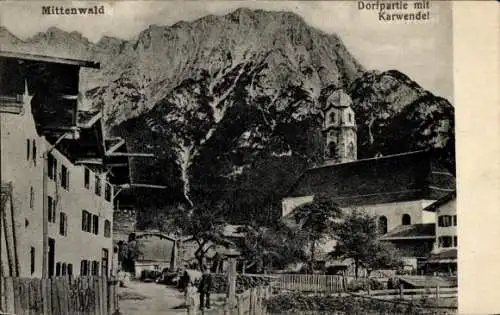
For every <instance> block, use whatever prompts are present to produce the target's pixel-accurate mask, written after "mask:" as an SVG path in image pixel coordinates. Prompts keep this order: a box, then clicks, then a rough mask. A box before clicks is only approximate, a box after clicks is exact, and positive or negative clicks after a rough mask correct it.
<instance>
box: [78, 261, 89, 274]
mask: <svg viewBox="0 0 500 315" xmlns="http://www.w3.org/2000/svg"><path fill="white" fill-rule="evenodd" d="M80 275H81V276H88V275H89V261H88V260H82V261H81V262H80Z"/></svg>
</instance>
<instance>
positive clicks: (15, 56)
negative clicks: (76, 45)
mask: <svg viewBox="0 0 500 315" xmlns="http://www.w3.org/2000/svg"><path fill="white" fill-rule="evenodd" d="M0 57H4V58H12V59H23V60H33V61H40V62H48V63H60V64H67V65H73V66H80V67H87V68H95V69H99V68H100V67H101V65H100V63H98V62H93V61H87V60H78V59H69V58H60V57H54V56H43V55H35V54H28V53H23V52H13V51H5V50H0Z"/></svg>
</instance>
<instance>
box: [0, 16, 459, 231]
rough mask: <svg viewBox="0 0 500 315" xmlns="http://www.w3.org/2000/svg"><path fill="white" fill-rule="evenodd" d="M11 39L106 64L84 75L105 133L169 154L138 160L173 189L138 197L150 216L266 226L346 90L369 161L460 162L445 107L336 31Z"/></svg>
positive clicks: (215, 23) (152, 30) (256, 19)
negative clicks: (180, 206) (374, 63)
mask: <svg viewBox="0 0 500 315" xmlns="http://www.w3.org/2000/svg"><path fill="white" fill-rule="evenodd" d="M5 32H6V30H5V31H2V30H1V29H0V43H3V42H9V41H11V43H10V46H11V47H13V48H17V49H25V50H30V49H31V51H33V50H37V51H38V50H41V51H46V52H47V51H49V52H50V51H52V52H54V51H61V54H66V55H71V57H79V58H84V59H88V58H91V59H94V60H96V61H99V62H101V64H102V69H101V70H88V69H85V70H83V69H82V72H81V73H82V76H81V77H82V79H81V85H82V90H83V91H85V92H86V95H87V97H88V98H89V99H90V100H91V101H92V103H93V106H94V107H95V108H99V109H102V111H103V113H104V117H105V120H106V131H107V133H108V134H110V135H119V136H123V137H124V138H125V139H126V141H127V145H128V146H129V148H130V150H133V151H138V152H143V151H146V152H153V153H155V154H156V155H157V156H158V157H159V158H158V159H157V160H156V161H144V160H139V159H135V158H134V159H131V164H132V169H133V172H132V173H133V174H134V178H133V180H134V181H135V182H146V181H147V182H151V183H156V184H162V185H166V186H167V187H168V192H169V194H168V195H167V196H162V198H156V196H154V195H152V194H153V193H151V192H147V191H141V190H137V191H135V193H136V195H137V197H138V200H139V203H140V204H141V207H144V208H147V209H163V208H164V207H165V206H166V205H169V204H174V203H176V202H178V201H180V200H184V199H185V200H189V201H190V202H193V203H200V202H207V201H210V202H213V203H219V204H224V205H225V206H224V207H225V208H226V210H227V212H228V216H229V217H231V219H232V220H233V221H235V222H239V221H242V220H246V219H248V218H249V217H250V218H251V217H252V216H260V217H261V219H262V212H263V210H262V209H268V208H269V207H272V208H273V209H275V210H276V208H277V207H278V208H279V200H280V198H282V197H283V196H284V194H285V193H286V191H287V187H288V186H290V185H291V184H292V183H293V181H294V180H295V178H296V177H297V176H298V174H300V173H301V172H302V171H303V170H304V169H306V168H307V167H310V166H311V165H315V164H320V163H321V162H322V159H323V151H324V150H323V143H322V142H323V140H322V136H321V125H322V113H321V107H322V104H323V103H324V101H325V100H326V98H327V97H328V96H329V95H330V94H331V93H332V92H333V91H334V90H337V89H343V90H344V91H346V92H347V93H348V94H349V95H350V96H351V98H352V99H353V103H354V105H353V109H354V111H355V113H356V121H357V123H358V152H359V158H367V157H372V156H374V155H376V154H379V153H381V154H384V155H390V154H394V153H401V152H404V151H410V150H417V149H422V148H428V147H432V148H437V149H442V150H444V151H445V152H447V156H448V157H447V159H448V160H449V162H450V165H454V109H453V106H452V105H451V104H450V103H449V102H448V101H446V100H445V99H443V98H440V97H437V96H434V95H433V94H432V93H430V92H428V91H426V90H425V89H424V88H422V87H420V86H419V85H418V84H417V83H415V82H414V81H413V80H411V79H410V78H409V77H408V76H406V75H405V74H403V73H401V72H399V71H397V70H388V71H378V70H370V71H367V70H366V69H365V68H364V67H363V66H362V65H360V64H359V62H358V61H357V60H356V59H355V58H354V57H353V56H352V55H351V54H350V53H349V51H348V49H347V48H346V47H345V46H344V44H343V43H342V40H341V39H340V38H339V37H338V36H337V35H335V34H326V33H324V32H322V31H319V30H317V29H315V28H313V27H310V26H309V25H307V24H306V23H305V22H304V20H303V19H302V18H301V17H300V16H297V15H296V14H294V13H290V12H269V11H263V10H250V9H240V10H236V11H234V12H231V13H229V14H226V15H223V16H215V15H211V16H205V17H202V18H199V19H196V20H194V21H191V22H186V21H179V22H177V23H174V24H172V25H171V26H157V25H150V26H149V27H147V28H146V29H144V30H143V31H142V32H140V33H139V34H138V35H137V37H136V38H135V39H133V40H122V39H118V38H114V37H109V36H107V37H106V36H103V37H102V38H101V39H100V40H99V41H97V42H96V43H92V42H90V41H88V39H86V38H85V37H83V36H81V34H76V33H67V32H64V31H62V32H61V30H57V29H51V30H50V31H49V30H48V31H47V32H45V33H43V34H41V33H39V34H37V35H35V36H34V37H33V38H31V39H27V40H26V41H22V42H19V41H18V40H16V38H17V37H15V36H14V35H12V36H9V35H8V34H7V35H5V34H4V33H5ZM7 32H8V31H7ZM2 34H4V35H2ZM152 197H154V198H152ZM241 209H247V210H246V211H243V212H244V213H242V211H241ZM275 210H274V211H275ZM151 211H152V213H155V211H163V210H151ZM271 212H273V211H271ZM262 220H263V221H266V219H262Z"/></svg>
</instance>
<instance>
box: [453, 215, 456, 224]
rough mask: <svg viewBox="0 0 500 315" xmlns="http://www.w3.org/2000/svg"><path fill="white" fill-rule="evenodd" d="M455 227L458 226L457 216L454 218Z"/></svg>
mask: <svg viewBox="0 0 500 315" xmlns="http://www.w3.org/2000/svg"><path fill="white" fill-rule="evenodd" d="M453 226H457V216H456V215H454V216H453Z"/></svg>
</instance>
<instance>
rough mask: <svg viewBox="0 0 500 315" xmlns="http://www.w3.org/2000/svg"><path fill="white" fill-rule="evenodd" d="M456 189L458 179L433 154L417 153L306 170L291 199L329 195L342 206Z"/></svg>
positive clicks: (428, 196)
mask: <svg viewBox="0 0 500 315" xmlns="http://www.w3.org/2000/svg"><path fill="white" fill-rule="evenodd" d="M454 190H455V177H454V176H453V175H452V174H451V173H450V172H449V171H448V170H447V169H446V167H445V166H444V165H442V164H441V163H440V162H439V160H438V159H437V158H436V157H435V156H434V155H433V153H432V152H430V151H416V152H409V153H403V154H395V155H389V156H383V157H377V158H370V159H363V160H357V161H353V162H348V163H341V164H336V165H329V166H322V167H316V168H311V169H309V170H307V171H306V172H305V173H304V174H302V176H301V177H300V178H299V179H298V180H297V182H296V183H295V185H294V186H293V187H292V189H291V190H290V191H289V194H288V197H299V196H310V195H316V194H322V195H326V196H328V197H330V198H332V199H333V200H335V201H336V202H337V203H338V204H339V206H341V207H342V206H356V205H367V204H379V203H389V202H401V201H411V200H419V199H429V200H436V199H439V198H441V197H443V196H445V195H447V194H449V193H450V192H452V191H454Z"/></svg>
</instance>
